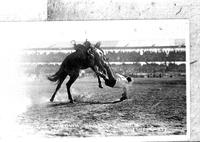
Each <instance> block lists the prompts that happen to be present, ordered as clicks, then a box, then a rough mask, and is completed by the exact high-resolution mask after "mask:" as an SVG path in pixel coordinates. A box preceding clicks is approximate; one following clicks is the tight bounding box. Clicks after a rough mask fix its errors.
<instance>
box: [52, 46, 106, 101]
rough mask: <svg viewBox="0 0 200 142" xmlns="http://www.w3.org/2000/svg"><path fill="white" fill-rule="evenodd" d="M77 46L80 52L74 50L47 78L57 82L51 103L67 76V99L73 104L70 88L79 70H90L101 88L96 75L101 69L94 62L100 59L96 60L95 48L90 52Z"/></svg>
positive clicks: (83, 47)
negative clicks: (68, 77) (94, 74)
mask: <svg viewBox="0 0 200 142" xmlns="http://www.w3.org/2000/svg"><path fill="white" fill-rule="evenodd" d="M77 46H79V47H78V49H80V50H76V51H75V52H73V53H71V54H70V55H68V56H67V57H66V58H65V59H64V61H63V62H62V64H61V66H60V68H59V70H58V71H57V72H56V73H55V74H54V75H52V76H49V77H48V79H49V80H50V81H53V82H56V81H57V87H56V90H55V92H54V93H53V95H52V97H51V99H50V101H51V102H53V100H54V98H55V95H56V93H57V91H58V90H59V88H60V87H61V84H62V83H63V81H64V80H65V78H66V77H67V75H69V76H70V79H69V81H68V82H67V84H66V86H67V93H68V98H69V100H70V103H73V99H72V96H71V92H70V87H71V85H72V84H73V83H74V82H75V81H76V79H77V78H78V76H79V72H80V70H81V69H87V68H91V69H92V70H93V71H94V72H95V73H96V75H97V78H98V83H99V87H100V88H103V87H102V85H101V80H100V78H99V75H98V68H100V69H101V66H100V67H97V66H98V64H97V62H96V61H97V60H99V59H101V58H98V59H97V58H96V57H98V56H99V53H98V52H96V50H95V47H91V50H88V49H87V48H86V47H85V46H83V45H81V44H79V45H77ZM88 51H90V55H93V57H95V58H91V57H90V56H89V53H88ZM102 70H103V69H102Z"/></svg>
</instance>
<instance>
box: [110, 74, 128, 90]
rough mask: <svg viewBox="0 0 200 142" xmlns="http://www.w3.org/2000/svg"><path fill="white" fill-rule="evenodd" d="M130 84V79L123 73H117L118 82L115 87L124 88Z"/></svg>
mask: <svg viewBox="0 0 200 142" xmlns="http://www.w3.org/2000/svg"><path fill="white" fill-rule="evenodd" d="M127 85H128V80H127V79H126V77H124V76H123V75H120V74H118V73H116V83H115V85H114V86H113V88H124V87H126V86H127Z"/></svg>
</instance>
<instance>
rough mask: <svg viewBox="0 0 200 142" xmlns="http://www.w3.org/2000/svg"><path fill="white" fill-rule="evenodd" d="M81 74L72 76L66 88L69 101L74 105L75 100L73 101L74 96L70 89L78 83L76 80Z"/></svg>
mask: <svg viewBox="0 0 200 142" xmlns="http://www.w3.org/2000/svg"><path fill="white" fill-rule="evenodd" d="M78 76H79V73H78V72H77V73H75V74H73V75H71V76H70V79H69V81H68V82H67V84H66V86H67V93H68V99H69V100H70V103H73V99H72V95H71V92H70V87H71V85H72V84H73V83H74V82H75V81H76V79H77V78H78Z"/></svg>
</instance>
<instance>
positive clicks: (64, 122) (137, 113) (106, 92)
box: [18, 77, 187, 137]
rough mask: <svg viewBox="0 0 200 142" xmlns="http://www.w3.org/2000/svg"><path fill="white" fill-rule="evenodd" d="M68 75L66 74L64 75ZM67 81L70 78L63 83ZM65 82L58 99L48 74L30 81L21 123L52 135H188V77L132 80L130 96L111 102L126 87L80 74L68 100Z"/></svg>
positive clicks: (117, 97) (34, 130) (27, 86)
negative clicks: (101, 81) (29, 100)
mask: <svg viewBox="0 0 200 142" xmlns="http://www.w3.org/2000/svg"><path fill="white" fill-rule="evenodd" d="M66 80H67V79H66ZM65 83H66V82H65ZM65 83H63V85H62V88H61V89H60V91H59V92H58V94H57V96H56V98H55V102H53V103H51V102H49V99H50V97H51V95H52V93H53V91H54V89H55V87H56V85H55V84H54V83H51V82H49V81H47V80H45V79H40V80H35V81H29V82H27V83H26V85H25V88H26V94H27V97H29V98H30V99H31V101H32V105H31V106H30V107H29V108H28V109H27V111H26V112H25V113H23V114H22V115H19V117H18V123H19V124H20V125H24V126H27V128H29V129H31V133H34V134H35V133H42V134H44V135H46V136H49V137H56V136H57V137H65V136H76V137H91V136H146V135H151V136H152V135H153V136H157V135H185V134H186V132H187V128H186V81H185V78H179V79H172V78H169V79H167V78H161V79H149V78H147V79H145V78H143V79H134V82H133V84H132V85H131V86H130V89H129V91H128V99H127V100H125V101H123V102H118V103H113V101H115V100H118V99H119V98H120V97H121V94H122V90H120V89H113V88H109V87H106V86H105V85H104V84H103V85H104V88H103V89H100V88H98V83H97V79H96V78H93V77H84V78H79V79H78V80H77V81H76V82H75V83H74V84H73V86H72V88H71V91H72V95H73V98H74V100H75V103H74V104H70V103H68V98H67V92H66V87H65Z"/></svg>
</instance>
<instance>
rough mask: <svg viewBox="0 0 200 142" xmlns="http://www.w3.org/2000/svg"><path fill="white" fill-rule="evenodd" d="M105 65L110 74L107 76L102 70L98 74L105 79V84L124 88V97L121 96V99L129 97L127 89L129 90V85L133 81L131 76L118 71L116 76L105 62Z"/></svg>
mask: <svg viewBox="0 0 200 142" xmlns="http://www.w3.org/2000/svg"><path fill="white" fill-rule="evenodd" d="M104 67H105V68H106V71H107V74H108V76H106V75H105V74H103V73H102V72H99V73H98V74H99V76H101V77H102V78H103V79H104V81H105V85H106V86H109V87H112V88H122V89H123V93H122V97H121V98H120V101H123V100H125V99H127V91H128V88H129V86H130V85H131V83H132V79H131V77H125V76H123V75H120V74H118V73H115V76H114V75H113V73H112V71H111V69H110V67H109V66H108V65H107V64H104Z"/></svg>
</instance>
